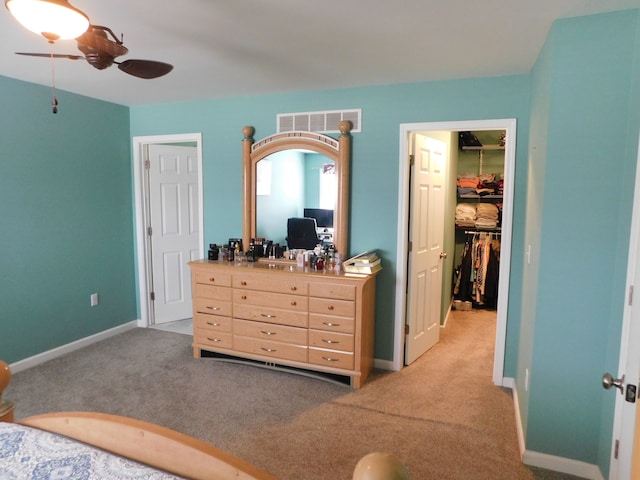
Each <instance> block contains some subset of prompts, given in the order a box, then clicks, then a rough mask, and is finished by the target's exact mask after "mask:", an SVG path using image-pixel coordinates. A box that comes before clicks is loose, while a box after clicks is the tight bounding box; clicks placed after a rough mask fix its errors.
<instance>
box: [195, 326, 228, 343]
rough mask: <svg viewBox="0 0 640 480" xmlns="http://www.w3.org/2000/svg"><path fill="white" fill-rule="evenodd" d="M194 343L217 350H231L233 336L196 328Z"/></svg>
mask: <svg viewBox="0 0 640 480" xmlns="http://www.w3.org/2000/svg"><path fill="white" fill-rule="evenodd" d="M193 343H194V344H196V345H200V346H203V345H204V346H208V347H215V348H231V347H232V346H233V335H232V334H231V333H224V332H214V331H211V330H205V329H204V328H194V329H193Z"/></svg>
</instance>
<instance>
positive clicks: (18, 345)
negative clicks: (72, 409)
mask: <svg viewBox="0 0 640 480" xmlns="http://www.w3.org/2000/svg"><path fill="white" fill-rule="evenodd" d="M57 97H58V100H59V103H60V105H59V113H58V114H57V115H54V114H53V113H52V112H51V89H50V88H48V87H44V86H39V85H34V84H30V83H25V82H19V81H16V80H12V79H8V78H6V77H0V103H2V106H3V113H2V115H1V116H0V145H2V155H1V156H0V221H1V225H2V226H1V227H0V251H2V255H0V322H1V325H2V329H1V333H0V358H3V359H4V360H5V361H8V362H10V363H11V362H15V361H17V360H21V359H24V358H26V357H30V356H32V355H36V354H38V353H41V352H44V351H47V350H50V349H53V348H55V347H59V346H60V345H64V344H66V343H69V342H72V341H74V340H77V339H80V338H84V337H87V336H89V335H92V334H94V333H97V332H100V331H103V330H106V329H108V328H111V327H114V326H116V325H119V324H122V323H125V322H127V321H131V320H135V319H136V318H138V314H137V311H136V292H135V281H134V278H135V277H134V263H133V258H134V252H133V242H132V238H133V237H132V235H133V212H132V189H131V159H130V157H131V152H130V140H129V109H128V108H126V107H123V106H119V105H115V104H110V103H105V102H101V101H97V100H93V99H89V98H86V97H81V96H78V95H72V94H67V93H65V92H58V94H57ZM95 292H97V293H98V294H99V298H100V304H99V305H98V306H96V307H90V306H89V305H90V303H89V297H90V295H91V294H92V293H95Z"/></svg>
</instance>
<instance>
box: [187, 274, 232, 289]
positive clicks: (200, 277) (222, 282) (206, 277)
mask: <svg viewBox="0 0 640 480" xmlns="http://www.w3.org/2000/svg"><path fill="white" fill-rule="evenodd" d="M193 278H194V280H195V283H200V284H204V285H219V286H221V287H230V286H231V272H222V271H219V270H216V271H208V272H203V271H200V270H196V271H194V272H193Z"/></svg>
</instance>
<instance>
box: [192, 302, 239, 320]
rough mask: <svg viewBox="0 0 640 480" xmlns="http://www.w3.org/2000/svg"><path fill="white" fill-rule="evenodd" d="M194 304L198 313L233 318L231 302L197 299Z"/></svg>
mask: <svg viewBox="0 0 640 480" xmlns="http://www.w3.org/2000/svg"><path fill="white" fill-rule="evenodd" d="M193 304H194V307H195V310H196V312H200V313H208V314H211V315H223V316H227V317H230V316H231V302H223V301H222V300H214V299H212V298H195V299H194V301H193Z"/></svg>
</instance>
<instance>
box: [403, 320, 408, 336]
mask: <svg viewBox="0 0 640 480" xmlns="http://www.w3.org/2000/svg"><path fill="white" fill-rule="evenodd" d="M404 334H405V335H409V324H408V323H405V324H404Z"/></svg>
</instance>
